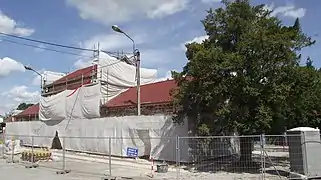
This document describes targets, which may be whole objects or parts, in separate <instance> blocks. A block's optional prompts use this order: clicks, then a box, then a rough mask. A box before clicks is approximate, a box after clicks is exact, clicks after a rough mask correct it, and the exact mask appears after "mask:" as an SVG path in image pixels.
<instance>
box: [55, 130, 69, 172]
mask: <svg viewBox="0 0 321 180" xmlns="http://www.w3.org/2000/svg"><path fill="white" fill-rule="evenodd" d="M69 172H70V171H69V170H66V137H65V136H64V137H62V171H58V172H57V174H67V173H69Z"/></svg>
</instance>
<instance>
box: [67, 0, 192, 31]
mask: <svg viewBox="0 0 321 180" xmlns="http://www.w3.org/2000/svg"><path fill="white" fill-rule="evenodd" d="M66 1H67V4H69V5H71V6H73V7H75V8H76V9H77V10H78V11H79V15H80V17H81V18H83V19H89V20H94V21H97V22H100V23H103V24H105V25H110V24H111V23H118V22H125V21H129V20H131V19H134V18H141V17H147V18H162V17H165V16H168V15H172V14H175V13H176V12H180V11H182V10H185V9H186V8H187V5H188V3H189V1H190V0H148V1H147V0H136V1H128V0H95V1H88V0H66Z"/></svg>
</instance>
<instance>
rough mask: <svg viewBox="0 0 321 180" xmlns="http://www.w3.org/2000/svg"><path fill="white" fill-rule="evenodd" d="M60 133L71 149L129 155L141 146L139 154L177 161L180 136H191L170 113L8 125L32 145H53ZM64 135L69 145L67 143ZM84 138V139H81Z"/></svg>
mask: <svg viewBox="0 0 321 180" xmlns="http://www.w3.org/2000/svg"><path fill="white" fill-rule="evenodd" d="M56 131H57V132H58V135H59V138H60V142H61V143H62V145H65V147H66V148H67V149H70V150H77V151H90V152H99V153H106V154H108V153H109V137H111V151H112V155H115V156H123V157H125V156H126V151H127V148H138V154H139V156H143V155H147V156H151V157H153V158H154V159H159V160H166V161H175V160H176V155H175V153H176V137H177V136H187V133H188V126H187V124H186V123H184V125H177V126H176V125H173V123H172V118H171V117H170V116H140V117H137V116H126V117H110V118H101V119H90V120H87V119H75V120H71V121H68V120H63V121H56V122H55V121H45V122H41V121H29V122H12V123H8V124H7V131H6V133H7V135H8V137H9V136H10V137H12V135H15V136H16V137H15V138H16V139H18V138H19V139H20V140H22V141H23V142H24V143H25V144H28V145H31V142H32V140H31V136H42V137H34V145H36V146H43V147H51V145H52V140H53V138H54V136H55V133H56ZM63 137H69V138H65V144H63ZM81 137H82V138H81ZM181 148H182V149H181V153H180V156H181V160H182V161H187V160H188V158H189V157H188V153H187V151H188V147H187V145H185V147H184V146H182V147H181Z"/></svg>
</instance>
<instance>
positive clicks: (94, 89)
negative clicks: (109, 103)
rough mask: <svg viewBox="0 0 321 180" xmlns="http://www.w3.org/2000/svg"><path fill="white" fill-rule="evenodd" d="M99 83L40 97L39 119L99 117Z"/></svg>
mask: <svg viewBox="0 0 321 180" xmlns="http://www.w3.org/2000/svg"><path fill="white" fill-rule="evenodd" d="M100 87H101V86H100V84H93V85H86V86H82V87H80V88H78V89H75V90H65V91H63V92H61V93H58V94H56V95H53V96H48V97H41V98H40V102H39V119H40V120H43V121H48V120H64V119H84V118H87V119H91V118H98V117H100V100H101V92H100V89H101V88H100Z"/></svg>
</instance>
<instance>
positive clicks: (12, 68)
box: [0, 0, 321, 114]
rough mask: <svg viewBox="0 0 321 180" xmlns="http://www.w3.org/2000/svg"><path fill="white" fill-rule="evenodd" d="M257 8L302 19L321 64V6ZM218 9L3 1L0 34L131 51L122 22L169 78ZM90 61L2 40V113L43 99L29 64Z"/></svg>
mask: <svg viewBox="0 0 321 180" xmlns="http://www.w3.org/2000/svg"><path fill="white" fill-rule="evenodd" d="M252 3H254V4H258V3H265V4H267V5H268V7H269V8H272V9H275V13H274V15H276V16H278V17H280V18H281V19H282V20H283V21H284V23H286V24H288V23H293V21H294V19H295V18H296V17H300V18H301V24H302V27H303V30H304V31H305V32H306V33H307V34H309V35H311V36H314V38H315V39H316V40H317V44H316V45H315V46H314V47H311V48H309V49H306V50H304V51H303V55H304V56H308V55H309V56H311V58H312V60H313V61H314V62H315V65H316V66H318V67H320V66H321V62H320V61H318V57H319V56H320V54H321V52H320V50H319V51H318V49H320V43H319V42H318V40H319V39H320V37H319V36H318V34H320V31H321V30H320V29H321V24H320V23H317V22H318V20H317V19H318V18H317V17H321V11H320V10H319V9H318V7H321V1H316V0H315V1H313V0H307V1H304V2H303V1H300V0H292V1H291V0H285V1H283V0H281V1H280V0H278V1H277V0H274V1H273V0H265V1H262V0H261V1H258V0H257V1H252ZM219 6H221V4H220V3H219V0H148V1H147V0H136V1H128V0H91V1H88V0H55V1H52V0H29V1H21V0H10V1H0V11H1V12H0V31H1V32H5V33H8V34H14V35H19V36H24V37H29V38H33V39H39V40H44V41H50V42H56V43H59V44H66V45H72V46H77V47H83V48H93V47H94V45H95V43H98V42H99V43H100V47H101V49H103V50H107V51H125V52H130V50H131V42H130V41H129V40H128V39H126V37H124V36H123V35H121V34H117V33H115V32H113V31H112V30H111V25H113V24H117V25H119V26H120V27H121V28H122V29H123V30H124V31H126V32H127V33H128V34H129V35H130V36H132V38H133V39H135V41H136V43H137V47H138V48H139V49H140V51H141V60H142V66H143V67H146V68H156V69H158V75H159V77H165V76H167V75H168V71H169V70H181V69H182V66H183V65H184V64H185V63H186V58H185V54H184V50H185V49H184V43H186V42H189V41H192V40H194V41H198V42H201V40H202V39H204V38H206V36H204V35H205V32H204V29H203V27H202V24H201V23H200V20H202V19H203V18H204V17H205V15H206V10H207V9H209V8H210V7H212V8H217V7H219ZM0 38H2V39H3V38H4V39H8V38H7V37H0ZM10 40H14V41H18V42H22V43H29V44H30V42H25V41H21V40H17V39H12V38H10ZM320 40H321V39H320ZM33 45H36V46H41V47H46V48H52V47H50V46H43V45H40V44H33ZM59 50H62V51H70V50H68V49H59ZM70 52H73V53H77V54H84V52H80V51H70ZM87 55H88V54H87ZM89 60H90V59H89V58H81V57H78V56H72V55H66V54H60V53H56V52H50V51H45V50H39V49H36V48H31V47H26V46H22V45H17V44H12V43H8V42H5V41H0V83H1V86H0V98H1V104H0V114H3V113H4V112H7V111H9V110H10V109H12V108H14V107H16V105H17V104H19V103H20V102H34V101H36V100H37V98H38V94H39V89H40V88H39V81H40V80H39V79H38V77H37V75H36V74H34V73H32V72H26V71H24V69H23V67H22V64H25V65H30V66H32V67H33V68H34V69H36V70H37V71H39V72H43V71H44V70H47V71H54V72H71V71H73V70H75V69H77V68H80V67H83V66H85V65H87V64H88V62H89Z"/></svg>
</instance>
